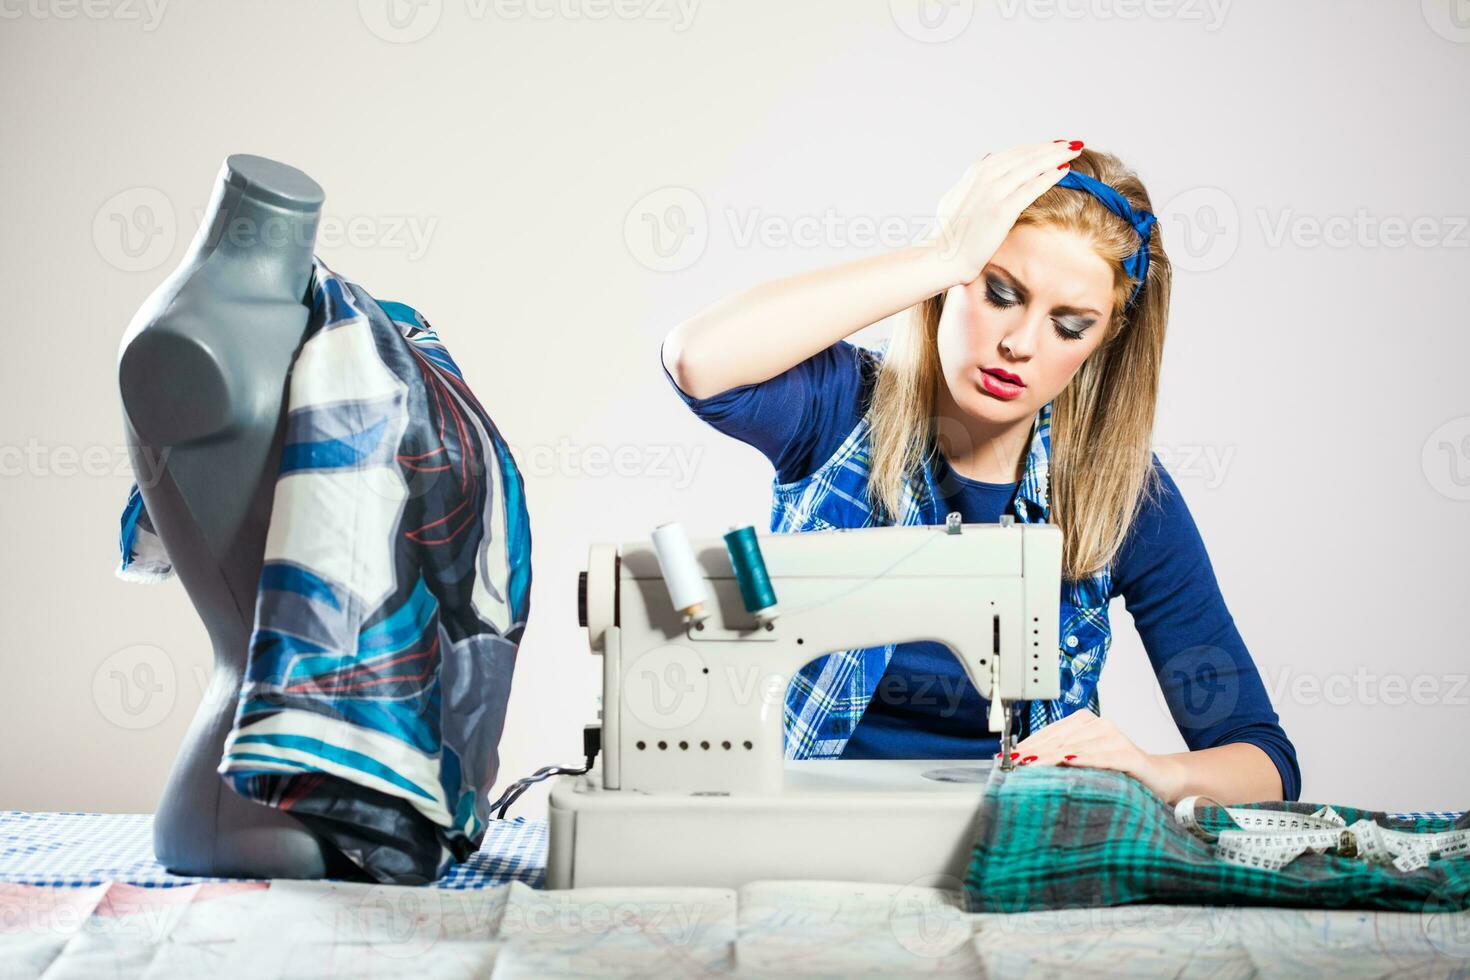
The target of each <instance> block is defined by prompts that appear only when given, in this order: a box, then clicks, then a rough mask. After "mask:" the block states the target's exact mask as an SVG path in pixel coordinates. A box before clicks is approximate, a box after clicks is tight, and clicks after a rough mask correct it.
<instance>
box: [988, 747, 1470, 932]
mask: <svg viewBox="0 0 1470 980" xmlns="http://www.w3.org/2000/svg"><path fill="white" fill-rule="evenodd" d="M1262 805H1264V806H1266V807H1269V808H1271V809H1273V810H1289V811H1291V812H1293V813H1303V814H1309V813H1311V812H1312V811H1314V810H1316V809H1317V808H1318V807H1319V806H1320V804H1316V803H1268V804H1256V805H1255V806H1262ZM1333 809H1335V810H1336V811H1337V812H1338V813H1339V814H1340V815H1341V816H1342V817H1343V819H1344V820H1346V821H1347V823H1348V824H1352V823H1353V822H1354V821H1356V820H1359V819H1363V818H1367V819H1371V820H1373V821H1374V822H1375V823H1377V824H1379V825H1381V826H1383V827H1388V828H1391V829H1394V830H1407V831H1414V832H1418V833H1427V832H1431V831H1441V830H1457V829H1463V828H1467V827H1470V814H1461V815H1460V816H1459V817H1457V818H1456V819H1453V820H1447V819H1437V818H1433V817H1421V818H1417V819H1399V818H1395V817H1391V816H1389V815H1388V814H1386V813H1380V812H1377V811H1371V810H1361V809H1356V808H1353V807H1346V806H1337V805H1336V804H1333ZM1198 816H1199V819H1200V822H1201V824H1202V825H1204V826H1205V827H1206V829H1208V830H1211V831H1219V830H1221V829H1226V828H1228V827H1230V826H1232V823H1231V821H1230V818H1229V817H1228V815H1226V814H1225V813H1224V811H1223V810H1222V809H1220V808H1218V807H1202V808H1201V809H1200V810H1199V811H1198ZM965 897H966V901H967V904H968V906H969V908H970V910H971V911H972V912H1031V911H1036V910H1040V909H1062V908H1093V907H1099V906H1111V905H1126V904H1129V903H1134V902H1149V903H1157V904H1178V905H1279V906H1295V907H1303V908H1359V909H1385V910H1401V911H1413V912H1438V911H1450V910H1456V909H1464V908H1470V857H1449V858H1440V857H1435V858H1432V859H1431V860H1430V862H1429V865H1428V867H1425V868H1420V869H1419V870H1417V871H1407V872H1405V871H1399V870H1397V869H1395V868H1393V867H1388V866H1385V865H1379V864H1370V863H1369V862H1367V861H1364V860H1360V859H1358V858H1354V857H1341V856H1338V855H1337V854H1335V853H1333V852H1332V851H1328V852H1326V853H1324V854H1311V853H1308V854H1303V855H1302V856H1300V857H1298V858H1297V859H1296V860H1294V861H1292V862H1291V863H1290V864H1288V865H1287V866H1286V867H1284V868H1282V869H1280V870H1275V871H1269V870H1262V869H1259V868H1248V867H1243V866H1240V865H1236V864H1231V863H1228V862H1226V861H1223V860H1221V859H1219V858H1217V857H1216V856H1215V854H1214V845H1213V844H1209V843H1206V842H1205V841H1203V840H1201V839H1199V838H1198V837H1196V836H1195V835H1193V834H1191V833H1190V832H1189V831H1188V830H1187V829H1185V828H1184V827H1183V826H1181V825H1180V824H1179V823H1178V822H1177V821H1176V820H1175V818H1174V808H1173V807H1171V806H1170V805H1169V804H1167V803H1165V802H1164V801H1163V800H1161V799H1159V798H1158V797H1157V796H1155V795H1154V794H1153V793H1152V792H1150V791H1149V790H1148V789H1147V788H1146V787H1145V786H1144V785H1143V784H1142V783H1140V782H1139V781H1138V780H1136V779H1134V778H1133V777H1131V776H1127V775H1124V774H1122V773H1117V772H1110V771H1106V770H1102V769H1073V768H1068V767H1065V766H1042V767H1037V768H1029V767H1028V768H1020V769H1014V770H1012V771H1011V772H1003V771H1001V770H1000V769H999V768H998V767H997V768H996V769H995V770H993V771H992V773H991V777H990V781H989V783H988V784H987V785H986V788H985V796H984V799H983V800H982V802H981V804H980V818H979V821H978V824H977V830H976V836H975V848H974V851H973V854H972V856H971V859H970V865H969V869H968V870H967V872H966V874H965Z"/></svg>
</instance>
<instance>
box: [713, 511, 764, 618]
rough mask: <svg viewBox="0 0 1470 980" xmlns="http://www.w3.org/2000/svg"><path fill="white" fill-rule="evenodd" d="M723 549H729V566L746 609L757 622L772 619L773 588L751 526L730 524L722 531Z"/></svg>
mask: <svg viewBox="0 0 1470 980" xmlns="http://www.w3.org/2000/svg"><path fill="white" fill-rule="evenodd" d="M725 550H726V551H728V552H729V553H730V566H731V567H732V568H733V569H734V570H735V581H736V583H737V584H738V585H739V586H740V598H741V600H742V601H744V603H745V610H746V612H749V613H752V614H754V615H755V617H756V619H758V620H760V621H761V623H768V622H770V621H771V620H773V619H775V618H776V590H775V589H774V588H773V587H772V586H771V576H770V574H769V573H768V572H767V571H766V560H765V559H764V558H763V557H761V546H760V541H758V540H757V539H756V536H755V528H754V527H752V526H751V525H749V524H747V525H745V526H744V527H737V528H731V529H730V532H729V533H728V534H726V535H725Z"/></svg>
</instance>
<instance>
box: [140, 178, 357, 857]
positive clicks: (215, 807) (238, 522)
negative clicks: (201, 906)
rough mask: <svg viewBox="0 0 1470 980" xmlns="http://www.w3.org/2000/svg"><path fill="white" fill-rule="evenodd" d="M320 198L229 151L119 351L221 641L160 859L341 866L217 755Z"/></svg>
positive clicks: (158, 831) (157, 503) (148, 463)
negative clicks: (180, 256) (181, 251)
mask: <svg viewBox="0 0 1470 980" xmlns="http://www.w3.org/2000/svg"><path fill="white" fill-rule="evenodd" d="M322 200H323V193H322V189H321V188H320V187H319V186H318V185H317V184H316V182H315V181H313V180H312V179H311V178H309V177H307V176H306V175H305V174H303V173H301V172H300V171H299V170H296V169H294V168H292V167H288V166H285V165H284V164H280V163H276V162H274V161H272V160H267V159H264V158H262V157H256V156H248V155H242V154H237V155H234V156H231V157H230V158H229V159H228V160H226V161H225V165H224V167H223V168H222V169H221V171H220V175H219V178H218V181H217V183H216V185H215V189H214V194H213V196H212V198H211V200H210V204H209V208H208V210H207V212H206V214H205V217H204V222H203V224H202V226H201V228H200V231H199V234H198V235H197V236H196V237H195V239H194V241H193V243H192V244H191V245H190V247H189V251H188V254H187V255H186V256H185V257H184V261H183V263H182V264H181V265H180V266H179V268H178V269H176V270H175V271H174V272H173V273H172V274H171V275H170V276H169V278H168V279H167V280H166V281H165V282H164V283H163V284H162V285H161V286H159V287H158V289H157V290H155V291H154V293H153V294H152V295H151V296H150V297H149V298H148V300H147V302H145V303H144V304H143V307H142V309H140V310H139V311H138V313H137V315H136V316H134V318H133V321H132V323H131V324H129V326H128V330H127V334H126V335H125V336H124V338H123V342H122V348H121V351H120V357H119V366H118V382H119V387H120V390H121V393H122V404H123V415H124V424H125V426H126V430H127V441H128V446H129V451H130V453H131V455H132V459H133V469H134V472H135V473H136V474H138V475H139V486H140V489H141V491H142V495H143V501H144V503H145V504H146V506H147V509H148V514H149V516H150V518H151V519H152V522H153V525H154V527H155V529H156V530H157V532H158V535H159V537H160V539H161V540H162V541H163V544H164V546H165V547H166V548H167V550H168V554H169V558H170V559H171V561H172V563H173V566H174V569H175V571H176V572H177V574H178V576H179V580H180V581H181V582H182V583H183V586H184V588H185V589H186V590H187V592H188V594H189V598H190V600H191V601H192V602H193V604H194V608H195V609H196V610H197V611H198V613H199V616H200V618H201V619H202V620H203V621H204V625H205V627H206V628H207V629H208V632H209V637H210V641H211V643H212V645H213V647H214V669H213V674H212V677H211V681H210V684H209V689H208V691H207V692H206V694H205V697H204V700H203V703H202V704H200V706H199V710H198V712H197V713H196V714H195V716H194V720H193V723H192V724H191V725H190V726H189V731H188V734H187V736H186V737H185V739H184V744H183V746H182V747H181V748H180V750H179V755H178V758H177V759H176V760H175V762H174V767H173V771H172V773H171V774H170V776H169V779H168V783H167V785H166V787H165V789H164V792H163V797H162V799H161V801H160V803H159V806H158V813H157V816H156V819H155V823H154V836H153V846H154V850H155V852H156V853H157V856H158V859H159V861H160V862H162V863H163V864H164V865H165V866H167V867H168V868H169V870H171V871H174V872H176V873H180V874H191V875H220V876H230V877H234V876H244V877H260V878H317V877H322V876H324V875H325V874H328V873H336V872H337V871H339V870H341V868H342V866H343V865H342V859H341V858H340V856H338V855H337V854H336V852H335V850H334V849H333V848H330V847H329V846H326V845H324V844H323V843H322V842H321V841H320V840H319V839H318V838H317V837H316V836H315V835H314V834H312V833H311V832H310V831H309V830H308V829H307V828H306V827H305V826H304V825H302V824H301V823H300V822H299V821H297V820H296V819H295V818H293V817H291V816H290V815H289V814H287V813H283V812H281V811H279V810H275V809H273V808H271V807H268V806H264V805H262V804H259V803H255V802H253V801H251V800H247V799H245V798H244V797H242V796H240V795H238V794H237V793H235V792H234V790H232V789H231V788H230V787H229V786H227V785H225V783H224V781H223V779H222V778H221V777H220V776H219V774H218V772H217V771H216V769H217V768H218V766H219V763H220V758H221V755H222V753H223V748H224V742H225V737H226V735H227V734H228V733H229V730H230V727H231V724H232V722H233V720H234V716H235V707H236V702H237V698H238V696H239V692H240V683H241V679H242V677H243V674H244V671H245V665H246V657H247V653H248V650H249V644H250V634H251V627H252V624H253V621H254V615H255V597H256V587H257V582H258V579H259V577H260V571H261V566H262V563H263V554H264V550H265V536H266V527H267V524H268V521H269V519H270V513H271V502H272V497H273V494H274V488H275V477H276V470H277V466H278V464H279V461H280V455H281V443H282V437H283V433H284V421H285V419H284V410H283V406H284V403H285V397H286V385H287V377H288V373H289V369H290V366H291V363H292V360H293V358H294V357H295V354H296V351H297V349H298V348H299V347H300V345H301V342H302V337H303V334H304V332H305V329H306V324H307V315H308V312H309V307H308V303H309V299H310V297H309V296H308V295H307V290H308V287H309V284H310V281H311V271H312V249H313V245H314V243H315V240H316V232H317V227H318V224H319V221H320V218H321V207H322ZM165 454H166V455H165ZM160 456H162V459H163V465H162V468H161V470H160V468H159V467H158V465H157V463H156V461H157V460H159V459H160ZM154 473H161V476H159V477H157V478H155V479H153V480H151V481H148V482H145V480H144V477H145V476H147V475H151V474H154ZM150 483H151V485H149V484H150Z"/></svg>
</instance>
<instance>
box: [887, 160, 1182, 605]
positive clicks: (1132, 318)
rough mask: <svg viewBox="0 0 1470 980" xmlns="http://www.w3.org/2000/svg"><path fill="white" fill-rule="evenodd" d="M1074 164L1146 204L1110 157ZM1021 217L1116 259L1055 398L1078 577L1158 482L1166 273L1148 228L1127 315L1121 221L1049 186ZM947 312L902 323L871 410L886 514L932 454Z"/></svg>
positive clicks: (1054, 448) (1063, 505) (1112, 543)
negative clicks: (1106, 298) (1104, 304)
mask: <svg viewBox="0 0 1470 980" xmlns="http://www.w3.org/2000/svg"><path fill="white" fill-rule="evenodd" d="M1072 168H1073V169H1074V170H1077V171H1080V172H1081V173H1084V174H1086V175H1088V176H1090V177H1094V178H1096V179H1098V180H1100V181H1103V182H1104V183H1106V184H1110V185H1111V186H1112V187H1113V188H1115V189H1116V190H1117V191H1118V192H1119V193H1120V194H1122V195H1123V196H1124V197H1125V198H1127V199H1128V202H1129V204H1131V205H1132V206H1133V208H1134V209H1135V210H1138V209H1147V210H1149V211H1152V210H1153V207H1152V205H1151V203H1150V201H1149V197H1148V192H1147V191H1145V190H1144V187H1143V183H1142V182H1141V181H1140V180H1139V179H1138V176H1137V175H1136V174H1134V173H1133V172H1132V171H1131V170H1129V169H1128V168H1127V167H1125V166H1124V165H1123V164H1122V162H1121V161H1120V160H1118V158H1117V157H1115V156H1113V155H1112V154H1109V153H1102V152H1098V151H1096V150H1090V149H1085V150H1083V151H1082V153H1081V154H1080V155H1079V156H1078V157H1077V158H1076V159H1074V160H1073V161H1072ZM1017 225H1035V226H1040V227H1048V228H1057V229H1062V230H1066V231H1071V232H1075V233H1077V234H1080V235H1081V236H1083V237H1084V238H1085V239H1086V240H1087V241H1088V242H1090V243H1091V244H1092V247H1093V249H1094V250H1095V251H1096V253H1097V254H1098V255H1099V256H1100V257H1101V258H1103V259H1104V260H1106V261H1107V262H1108V263H1109V264H1110V265H1111V266H1112V267H1113V284H1114V285H1113V315H1112V317H1111V319H1110V320H1109V322H1108V325H1107V333H1106V335H1105V336H1104V338H1103V341H1102V343H1101V344H1100V345H1099V346H1098V347H1097V348H1096V349H1095V350H1094V351H1093V352H1092V354H1091V355H1089V356H1088V358H1087V360H1086V361H1084V362H1083V364H1082V366H1081V367H1080V368H1078V370H1077V373H1076V374H1075V375H1074V376H1073V377H1072V380H1071V381H1070V382H1068V384H1067V387H1066V388H1064V389H1063V390H1062V391H1061V393H1060V394H1058V395H1057V396H1056V398H1055V399H1054V400H1053V402H1052V418H1051V459H1050V471H1049V479H1048V486H1049V491H1048V492H1049V494H1050V500H1049V504H1050V507H1051V515H1050V520H1051V522H1052V523H1054V524H1058V525H1060V526H1061V528H1062V536H1063V541H1064V544H1063V552H1062V554H1063V558H1062V574H1063V575H1064V577H1066V578H1068V579H1070V580H1073V581H1078V580H1081V579H1083V578H1085V577H1088V576H1090V575H1092V574H1093V573H1095V572H1096V571H1098V570H1099V569H1101V568H1103V567H1104V566H1107V565H1110V564H1111V563H1112V561H1113V558H1114V556H1115V555H1116V554H1117V551H1118V548H1119V547H1120V546H1121V545H1122V543H1123V539H1124V537H1125V536H1126V535H1127V533H1128V528H1129V526H1130V525H1131V524H1132V523H1133V518H1134V516H1135V515H1136V514H1137V512H1138V510H1139V508H1140V507H1141V506H1142V505H1143V502H1144V500H1145V499H1146V497H1147V496H1148V495H1149V494H1150V493H1152V492H1153V491H1154V490H1155V489H1157V479H1156V474H1155V473H1154V471H1153V466H1152V448H1151V440H1152V436H1153V421H1154V407H1155V404H1156V402H1157V400H1158V385H1159V365H1160V361H1161V359H1162V356H1163V349H1164V329H1165V326H1166V324H1167V321H1168V313H1169V291H1170V285H1171V282H1172V278H1173V273H1172V270H1171V268H1170V265H1169V258H1168V256H1167V255H1165V254H1164V249H1163V245H1162V242H1161V240H1160V238H1161V236H1160V232H1159V226H1158V225H1157V224H1155V226H1154V228H1153V232H1152V235H1151V238H1150V241H1149V265H1148V274H1147V276H1146V281H1145V282H1144V285H1143V288H1142V290H1141V291H1140V292H1139V295H1138V299H1137V300H1136V302H1135V304H1134V306H1133V308H1132V309H1131V310H1129V311H1128V312H1127V314H1126V316H1125V314H1124V313H1123V306H1124V304H1125V303H1126V302H1127V300H1128V296H1129V293H1130V292H1132V289H1133V285H1134V282H1133V281H1132V280H1130V279H1129V277H1128V276H1127V274H1126V273H1124V271H1123V266H1122V263H1123V260H1124V259H1126V258H1127V257H1128V256H1129V255H1131V254H1133V252H1134V250H1136V249H1137V248H1138V244H1139V242H1138V233H1137V232H1136V231H1134V230H1133V228H1132V227H1131V226H1130V225H1129V224H1128V223H1127V222H1125V221H1124V220H1123V219H1122V218H1119V217H1118V216H1117V215H1115V214H1113V213H1112V212H1111V211H1109V210H1108V209H1107V208H1106V207H1104V206H1103V204H1102V202H1100V201H1098V200H1097V198H1095V197H1093V196H1092V195H1091V194H1088V193H1086V192H1085V191H1079V190H1076V189H1073V188H1067V187H1053V188H1051V189H1050V190H1048V191H1047V192H1046V193H1044V194H1042V195H1041V197H1039V198H1038V199H1037V200H1036V201H1035V202H1034V203H1033V204H1032V205H1031V206H1030V207H1028V208H1027V209H1026V210H1025V211H1023V212H1022V213H1021V216H1020V218H1019V219H1018V221H1017ZM943 310H944V294H943V293H940V294H939V295H937V296H932V297H930V298H929V299H926V300H924V301H923V302H921V303H919V304H917V305H915V306H913V307H911V308H910V309H909V310H908V311H907V314H906V315H904V316H903V317H902V318H901V319H900V321H899V325H898V327H897V329H896V330H895V331H894V335H893V339H892V340H891V341H890V342H889V345H888V350H887V352H886V354H885V356H884V358H883V363H882V366H881V368H880V370H879V374H878V379H877V384H876V387H875V389H874V392H873V398H872V402H871V404H870V405H869V408H868V413H867V415H868V425H869V427H870V429H871V432H872V466H871V477H870V479H869V483H868V498H869V503H870V506H873V507H874V508H875V509H876V510H878V511H880V512H881V513H884V514H887V515H892V514H898V513H902V508H903V499H904V493H905V488H906V487H908V486H909V485H910V482H911V481H913V480H914V479H915V478H916V477H917V475H918V473H919V471H920V469H921V468H922V467H923V466H924V465H925V464H926V463H928V462H930V461H931V460H932V458H933V456H934V454H935V453H936V452H937V451H938V447H937V444H936V442H935V438H934V435H935V411H934V404H935V393H936V391H937V386H938V385H940V384H943V383H944V380H943V377H942V374H941V371H940V366H939V351H938V346H937V344H936V339H935V338H936V334H937V332H938V329H939V318H940V314H941V313H942V312H943Z"/></svg>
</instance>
